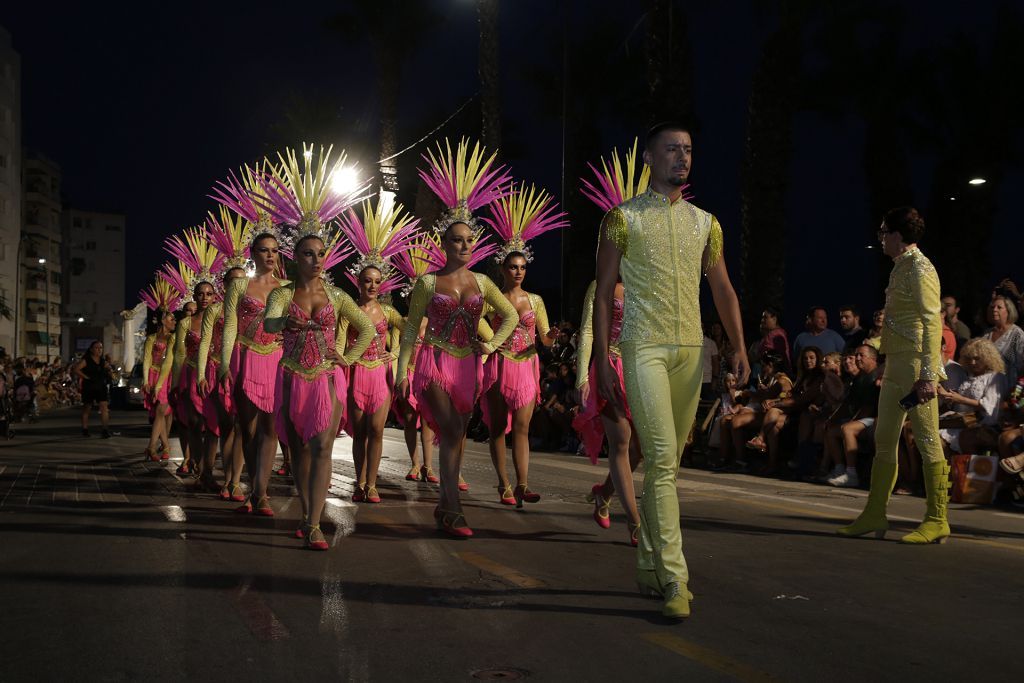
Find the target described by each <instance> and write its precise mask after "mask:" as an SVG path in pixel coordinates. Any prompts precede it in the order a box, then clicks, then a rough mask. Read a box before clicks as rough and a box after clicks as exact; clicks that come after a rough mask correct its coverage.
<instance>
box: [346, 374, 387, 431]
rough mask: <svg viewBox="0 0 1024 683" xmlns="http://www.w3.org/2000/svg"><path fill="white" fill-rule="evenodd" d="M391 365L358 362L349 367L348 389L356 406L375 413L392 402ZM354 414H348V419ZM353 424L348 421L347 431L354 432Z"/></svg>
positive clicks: (370, 413) (367, 412)
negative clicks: (375, 365)
mask: <svg viewBox="0 0 1024 683" xmlns="http://www.w3.org/2000/svg"><path fill="white" fill-rule="evenodd" d="M391 378H392V375H391V365H390V364H387V363H385V364H384V365H379V366H377V367H375V368H367V367H365V366H362V365H359V364H358V363H356V364H355V365H352V366H351V367H350V368H349V369H348V389H349V394H351V396H352V403H353V404H355V406H356V408H359V410H361V411H363V412H364V413H366V414H367V415H373V414H374V413H376V412H377V411H378V410H380V407H381V406H383V405H390V404H391V395H392V393H394V392H393V390H394V382H392V379H391ZM346 412H347V406H346ZM352 419H353V416H352V415H351V414H349V415H348V420H352ZM352 429H353V426H352V424H351V423H350V422H346V426H345V431H347V432H348V433H349V435H352V434H353V431H352Z"/></svg>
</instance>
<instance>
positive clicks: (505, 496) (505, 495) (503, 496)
mask: <svg viewBox="0 0 1024 683" xmlns="http://www.w3.org/2000/svg"><path fill="white" fill-rule="evenodd" d="M498 499H499V502H500V503H501V504H502V505H515V504H516V497H515V495H514V494H513V493H512V484H505V486H499V487H498Z"/></svg>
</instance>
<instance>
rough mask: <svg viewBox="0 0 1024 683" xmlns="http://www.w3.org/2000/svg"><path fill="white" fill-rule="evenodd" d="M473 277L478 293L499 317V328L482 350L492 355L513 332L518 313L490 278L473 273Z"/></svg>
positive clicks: (516, 323)
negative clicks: (474, 277) (481, 294)
mask: <svg viewBox="0 0 1024 683" xmlns="http://www.w3.org/2000/svg"><path fill="white" fill-rule="evenodd" d="M475 275H476V280H477V283H478V284H479V285H480V291H481V292H482V293H483V295H484V300H485V301H486V302H487V303H489V304H490V305H491V306H492V307H493V308H494V309H495V310H496V311H497V312H498V315H500V316H501V327H499V328H498V331H497V332H495V333H494V336H493V337H492V338H491V339H490V341H486V342H484V348H485V349H487V353H488V354H492V353H494V351H495V350H496V349H498V348H499V347H500V346H501V345H502V344H504V343H505V340H506V339H508V338H509V337H510V336H511V335H512V333H513V332H514V331H515V329H516V325H518V324H519V312H518V311H516V307H515V306H513V305H512V302H511V301H509V300H508V299H506V298H505V295H504V294H502V293H501V290H500V289H498V286H497V285H496V284H494V283H493V282H492V281H491V278H489V277H487V276H486V275H481V274H480V273H475Z"/></svg>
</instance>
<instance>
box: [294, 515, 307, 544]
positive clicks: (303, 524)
mask: <svg viewBox="0 0 1024 683" xmlns="http://www.w3.org/2000/svg"><path fill="white" fill-rule="evenodd" d="M307 527H309V522H308V521H307V520H306V515H302V521H300V522H299V528H298V529H296V530H295V538H305V537H306V528H307Z"/></svg>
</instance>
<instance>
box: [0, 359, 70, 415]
mask: <svg viewBox="0 0 1024 683" xmlns="http://www.w3.org/2000/svg"><path fill="white" fill-rule="evenodd" d="M73 365H74V361H64V360H63V359H61V358H54V359H52V360H51V361H50V362H48V363H47V362H45V361H43V360H40V359H38V358H27V357H19V358H14V357H11V356H9V355H8V354H7V352H6V350H4V349H0V402H2V403H0V412H2V417H3V418H4V419H5V420H6V421H8V422H21V421H27V420H35V419H36V418H37V417H38V416H39V414H40V413H45V412H47V411H50V410H54V409H57V408H63V407H67V406H72V405H76V404H77V403H78V402H79V389H78V386H79V383H78V381H77V380H75V379H74V375H73V373H72V370H71V369H72V367H73Z"/></svg>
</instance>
